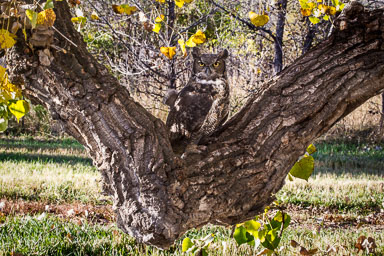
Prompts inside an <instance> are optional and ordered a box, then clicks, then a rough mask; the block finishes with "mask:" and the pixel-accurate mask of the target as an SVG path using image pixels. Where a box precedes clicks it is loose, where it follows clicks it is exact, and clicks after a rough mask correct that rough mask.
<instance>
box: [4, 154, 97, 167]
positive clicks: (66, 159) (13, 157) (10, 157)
mask: <svg viewBox="0 0 384 256" xmlns="http://www.w3.org/2000/svg"><path fill="white" fill-rule="evenodd" d="M0 161H16V162H32V163H33V162H41V163H65V164H69V165H76V164H83V165H90V166H92V160H91V159H90V158H87V157H79V156H63V155H43V154H25V153H23V154H21V153H9V152H3V153H0Z"/></svg>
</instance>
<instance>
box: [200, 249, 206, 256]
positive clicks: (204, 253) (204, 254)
mask: <svg viewBox="0 0 384 256" xmlns="http://www.w3.org/2000/svg"><path fill="white" fill-rule="evenodd" d="M201 255H203V256H208V252H207V250H205V249H204V248H203V249H201Z"/></svg>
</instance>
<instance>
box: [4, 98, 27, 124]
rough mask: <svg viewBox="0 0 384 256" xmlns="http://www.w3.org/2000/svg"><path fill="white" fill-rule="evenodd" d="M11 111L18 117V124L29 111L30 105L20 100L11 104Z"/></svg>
mask: <svg viewBox="0 0 384 256" xmlns="http://www.w3.org/2000/svg"><path fill="white" fill-rule="evenodd" d="M8 108H9V111H10V112H11V113H12V114H13V115H14V116H15V117H16V119H17V122H19V120H20V118H22V117H23V116H24V115H25V114H27V113H28V111H29V104H28V102H27V101H25V100H18V101H16V102H14V103H11V104H10V105H9V106H8Z"/></svg>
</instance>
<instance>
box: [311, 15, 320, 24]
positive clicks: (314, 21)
mask: <svg viewBox="0 0 384 256" xmlns="http://www.w3.org/2000/svg"><path fill="white" fill-rule="evenodd" d="M309 21H310V22H311V23H312V24H317V23H319V22H320V20H319V18H317V17H313V16H311V17H309Z"/></svg>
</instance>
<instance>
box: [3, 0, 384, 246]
mask: <svg viewBox="0 0 384 256" xmlns="http://www.w3.org/2000/svg"><path fill="white" fill-rule="evenodd" d="M55 5H56V9H55V11H56V13H57V21H56V23H55V27H56V28H57V30H59V31H60V32H61V33H62V34H64V35H65V36H66V37H67V38H68V39H70V40H71V41H73V42H74V43H75V44H76V45H77V47H75V46H74V45H73V44H71V43H69V41H68V40H67V39H65V38H63V37H62V36H60V35H59V34H58V33H57V32H55V34H54V44H55V45H56V46H59V47H62V48H64V49H65V50H66V53H65V52H63V51H57V50H53V49H52V48H51V52H52V54H53V56H54V60H53V62H52V63H51V64H50V65H49V66H43V65H42V64H41V63H40V62H39V58H38V54H37V52H34V53H32V52H31V51H29V50H28V46H27V45H26V44H25V42H22V41H20V42H18V44H17V45H16V47H14V48H13V49H12V51H11V52H10V54H9V55H8V65H9V71H10V73H11V75H12V76H11V78H12V79H13V81H14V82H15V83H16V82H18V83H19V84H23V87H24V91H25V93H26V95H27V96H28V97H29V98H31V99H33V100H35V101H36V102H40V103H42V104H44V105H45V106H47V107H48V108H49V110H50V111H51V113H52V114H53V116H54V118H56V119H58V120H60V121H61V122H62V123H63V124H64V125H65V128H66V131H67V132H68V133H69V134H70V135H72V136H74V137H75V138H76V139H77V140H78V141H79V142H80V143H82V144H83V145H84V146H85V148H86V149H87V151H88V152H89V154H90V156H91V157H92V159H93V161H94V164H95V165H96V166H97V168H98V169H99V170H100V172H101V173H102V175H103V177H104V179H105V184H106V186H105V190H106V192H108V193H109V194H110V195H111V196H112V198H113V202H114V209H115V210H116V214H117V223H118V226H119V227H120V228H121V229H122V230H124V231H125V232H127V233H129V234H130V235H133V236H134V237H136V238H137V239H138V241H140V242H144V243H147V244H152V245H155V246H157V247H161V248H167V247H169V246H170V245H171V244H172V243H173V242H174V241H175V239H177V238H178V237H179V236H180V235H182V234H183V233H184V232H185V231H187V230H188V229H190V228H193V227H200V226H202V225H204V224H207V223H215V224H224V225H232V224H235V223H239V222H242V221H245V220H247V219H249V218H252V217H253V216H255V215H257V214H259V213H260V212H261V211H262V210H263V209H264V207H265V206H267V205H269V204H270V203H271V202H272V201H273V199H274V196H273V195H274V194H275V193H276V192H277V191H278V190H279V189H280V188H281V187H282V186H283V184H284V180H285V177H286V175H287V173H288V172H289V170H290V168H291V167H292V165H293V164H294V163H295V161H296V160H297V159H298V157H299V156H300V155H302V154H303V153H304V151H305V148H306V147H307V146H308V144H310V143H311V142H312V141H313V140H314V139H315V138H317V137H318V136H320V135H321V134H323V133H325V132H326V131H328V130H329V128H330V127H331V126H332V125H333V124H335V123H336V122H337V121H338V120H340V119H341V118H343V117H344V116H346V115H347V114H348V113H350V112H351V111H352V110H354V109H355V108H356V107H358V106H359V105H361V104H362V103H364V102H365V101H366V100H367V99H369V98H370V97H372V96H374V95H377V94H379V93H381V92H382V91H383V89H384V45H383V38H384V33H383V31H384V18H383V17H384V15H383V11H382V10H376V11H373V12H367V11H364V10H363V8H362V6H361V5H359V4H356V3H354V4H352V5H350V6H349V7H347V8H346V9H345V10H344V11H343V14H342V15H341V16H340V17H339V19H338V21H337V22H336V23H335V24H336V26H337V28H336V29H335V32H334V33H333V35H332V36H331V37H330V38H329V39H328V40H326V41H325V42H323V43H321V44H319V45H318V46H317V47H315V48H314V49H313V50H310V51H308V52H307V53H306V54H305V55H303V56H302V57H301V58H299V59H297V60H296V61H295V62H294V63H293V64H292V65H290V66H289V67H287V68H286V69H285V70H283V71H282V72H281V73H280V75H279V76H278V77H275V78H274V79H273V80H271V81H269V82H268V83H266V84H265V85H263V89H262V90H261V91H260V92H259V93H257V94H255V95H254V96H253V97H252V98H251V99H250V100H249V101H248V103H246V104H245V106H244V107H243V108H242V109H241V110H240V111H239V113H237V114H236V115H234V116H233V117H232V118H231V119H230V120H229V121H228V122H227V123H226V124H225V125H224V126H223V127H222V128H221V129H220V130H219V131H217V132H216V133H215V134H213V135H212V136H211V137H209V138H206V139H205V140H204V145H206V146H207V148H206V150H205V151H204V152H203V153H202V154H199V155H191V156H190V157H188V158H187V159H181V157H180V155H176V154H175V153H174V152H173V150H172V147H171V144H170V142H169V140H168V130H167V128H166V127H165V125H164V123H163V122H162V121H161V120H159V119H157V118H155V117H153V116H152V115H151V114H149V113H148V112H147V111H146V110H145V109H144V108H143V107H142V106H141V105H140V104H139V103H137V102H134V101H133V100H132V98H131V97H130V96H129V94H128V92H127V90H126V89H125V88H124V87H123V86H121V85H119V83H118V81H117V80H116V79H115V78H114V77H113V76H112V75H110V74H109V72H108V71H107V69H106V68H105V67H103V66H102V65H100V64H98V63H97V61H96V60H95V59H94V58H93V57H92V56H91V54H90V53H89V52H88V51H87V50H86V45H85V43H83V41H82V38H81V36H80V34H79V33H78V32H76V31H75V29H74V28H73V25H72V23H71V21H70V13H69V8H68V6H67V4H66V3H65V2H64V1H63V2H55ZM19 40H23V36H22V35H19ZM232 86H236V85H235V84H233V85H232Z"/></svg>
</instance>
